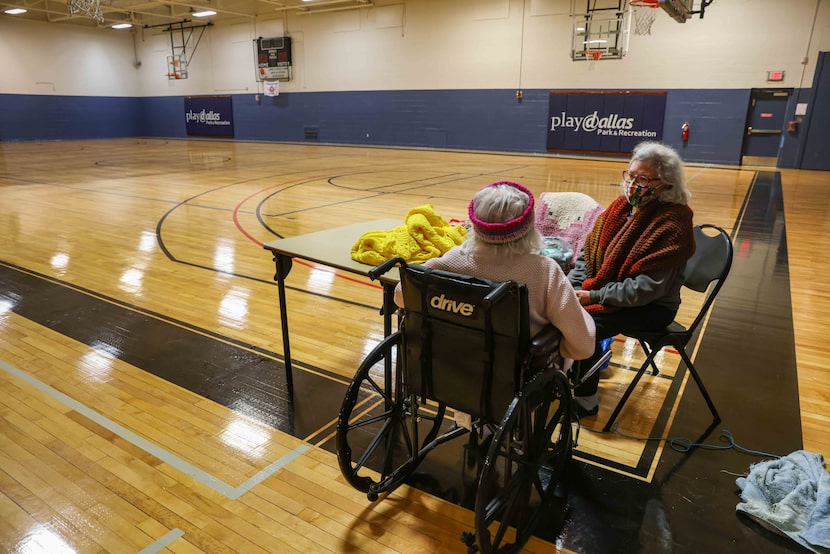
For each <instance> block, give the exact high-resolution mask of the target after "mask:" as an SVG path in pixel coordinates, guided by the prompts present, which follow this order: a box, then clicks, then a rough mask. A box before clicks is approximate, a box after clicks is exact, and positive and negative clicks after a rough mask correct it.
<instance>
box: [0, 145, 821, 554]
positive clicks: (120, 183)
mask: <svg viewBox="0 0 830 554" xmlns="http://www.w3.org/2000/svg"><path fill="white" fill-rule="evenodd" d="M625 167H626V160H622V159H618V160H607V159H606V160H596V159H587V158H578V159H577V158H566V157H549V156H521V155H511V154H498V153H467V152H445V151H426V150H409V149H382V148H358V147H346V146H326V145H311V144H263V143H237V142H223V141H195V140H194V141H187V140H173V141H164V140H128V139H124V140H93V141H67V142H45V143H44V142H38V143H0V206H2V210H0V230H1V231H2V241H0V387H2V392H3V394H2V396H0V549H2V550H3V551H6V552H15V553H30V552H48V553H50V554H51V553H56V552H83V553H87V552H117V553H125V552H146V553H150V552H176V553H192V552H210V553H214V552H245V553H248V552H280V553H282V552H293V551H297V552H402V553H409V552H442V553H443V552H464V551H465V547H464V546H463V545H462V543H461V542H460V541H459V536H460V534H461V532H462V531H466V530H471V529H472V526H473V513H472V511H470V509H469V506H470V503H471V499H472V498H473V496H472V495H474V494H475V491H474V475H472V476H471V475H468V474H467V473H468V472H469V470H468V469H467V468H466V467H465V464H464V463H463V461H462V460H463V456H464V453H465V444H466V441H464V440H463V439H462V440H461V441H460V443H459V444H458V445H453V444H452V443H451V444H448V445H445V446H443V447H441V448H440V449H439V450H437V451H436V452H434V453H433V454H432V455H431V457H430V458H428V459H427V461H426V462H425V463H424V465H423V466H422V468H421V471H420V472H419V474H418V475H417V476H416V477H415V478H413V480H412V483H411V485H407V486H404V487H402V488H401V489H399V490H398V491H396V492H395V493H394V494H392V495H391V496H389V497H388V498H385V499H381V500H380V501H378V502H376V503H370V502H368V501H367V500H366V498H365V496H364V495H363V494H361V493H358V492H357V491H355V490H353V489H351V488H350V487H349V486H348V485H347V484H346V483H345V481H344V480H343V479H342V477H341V476H340V473H339V470H338V468H337V461H336V456H335V454H334V449H333V445H332V436H333V433H334V423H335V420H336V416H337V412H338V409H339V406H340V402H341V400H342V397H343V394H344V392H345V387H346V385H347V384H348V382H349V380H350V379H351V376H352V374H353V372H354V371H355V370H356V368H357V365H358V364H359V362H360V360H361V359H362V358H363V357H364V356H365V355H366V354H367V353H368V352H369V351H370V350H371V349H372V348H373V347H374V345H375V344H377V342H378V341H379V340H380V338H381V337H382V336H383V328H382V320H381V317H380V316H379V314H378V308H379V306H380V303H381V291H380V289H379V287H378V286H377V285H376V284H374V283H370V282H369V281H368V280H366V279H362V278H358V277H355V276H354V275H351V274H344V273H338V272H334V271H332V270H331V269H330V268H327V267H325V266H320V265H315V264H311V263H306V262H303V261H300V260H298V261H296V262H295V264H294V267H293V269H292V271H291V273H290V275H289V276H288V279H287V281H286V284H287V285H288V293H287V294H288V297H287V305H288V315H289V318H290V322H291V327H290V330H291V339H292V343H291V347H292V355H293V358H294V363H295V369H294V375H295V377H294V378H295V384H294V386H295V394H294V397H293V398H290V397H289V396H288V395H287V394H286V390H285V377H284V371H283V365H282V354H283V351H282V348H283V347H282V340H281V330H280V319H279V311H278V305H277V287H276V285H275V283H274V281H273V275H274V265H273V262H272V259H271V255H270V253H269V252H268V251H266V250H265V249H263V243H266V242H268V241H272V240H274V239H277V238H282V237H293V236H297V235H302V234H306V233H311V232H314V231H320V230H324V229H330V228H335V227H339V226H343V225H347V224H350V223H355V222H360V221H368V220H373V219H379V218H399V219H401V220H402V219H403V218H404V217H405V215H406V213H407V212H408V210H409V209H410V208H413V207H416V206H420V205H423V204H432V205H433V206H434V207H435V210H436V211H437V212H438V213H439V214H441V215H442V216H443V217H444V218H445V219H451V218H456V219H464V218H465V214H466V206H467V203H468V201H469V198H470V197H471V196H472V194H473V193H474V192H475V191H477V190H478V189H479V188H481V187H482V186H484V185H485V184H488V183H490V182H492V181H494V180H497V179H511V180H516V181H519V182H521V183H523V184H525V185H526V186H528V187H529V188H531V189H532V190H533V191H534V192H535V193H536V194H537V195H538V194H539V193H541V192H544V191H580V192H584V193H586V194H589V195H591V196H593V197H594V198H596V199H597V200H598V201H599V202H600V203H602V204H603V205H607V203H608V202H610V201H611V200H612V199H613V198H614V197H615V196H616V195H617V191H618V188H617V184H618V183H619V178H620V172H621V170H622V169H624V168H625ZM687 178H688V179H689V187H690V190H691V191H692V193H693V195H694V196H693V199H692V207H693V209H694V210H695V221H696V222H697V223H704V222H708V223H715V224H717V225H720V226H722V227H724V228H725V229H727V230H728V231H729V232H730V234H731V235H732V238H733V241H734V244H735V261H734V264H733V269H732V274H731V275H730V277H729V279H728V280H727V282H726V285H725V287H724V289H723V290H722V292H721V294H720V296H719V298H718V301H717V302H716V304H715V307H714V309H713V311H712V314H711V317H710V319H709V320H708V322H707V324H706V327H705V329H704V330H703V332H702V334H701V336H700V337H699V339H698V341H697V343H696V345H695V347H694V352H695V354H694V359H695V363H696V365H697V367H698V368H699V370H700V372H701V374H702V376H703V379H704V381H705V382H706V385H707V387H708V389H709V392H710V393H711V395H712V396H713V399H714V401H715V403H716V405H717V406H718V409H719V411H720V412H721V415H722V417H723V421H722V423H720V424H718V425H714V426H713V425H711V417H710V416H709V413H708V410H707V409H706V406H705V404H704V403H703V401H702V398H701V396H700V393H699V391H698V390H697V388H696V386H695V385H694V383H690V384H689V386H686V383H685V380H684V379H677V380H673V379H671V376H672V375H673V374H674V370H675V369H677V365H678V363H679V356H677V354H676V353H673V352H665V353H663V354H662V355H661V357H660V365H661V369H662V376H660V377H653V378H652V377H647V378H644V381H643V383H641V385H640V387H639V388H638V391H637V392H636V393H635V395H634V396H633V397H632V399H631V400H630V401H629V404H628V406H627V407H626V409H625V410H624V411H623V412H622V414H621V415H620V419H619V420H618V422H619V426H618V428H617V429H616V431H615V432H613V433H610V434H602V433H600V432H598V429H600V428H601V427H602V425H603V423H604V422H605V420H606V419H607V418H608V416H609V415H610V410H611V408H612V407H613V405H614V404H615V402H616V399H617V398H618V397H619V395H620V394H621V391H622V390H624V388H625V384H626V383H627V382H628V381H629V380H630V378H631V376H632V374H633V371H632V368H633V367H636V366H637V365H638V360H642V353H641V352H640V351H639V349H638V348H636V345H633V344H630V343H626V342H625V341H623V340H622V339H621V338H620V340H618V341H617V342H615V344H614V357H613V360H612V363H611V366H610V367H609V368H608V369H607V370H605V372H604V374H603V379H602V383H601V390H600V394H601V397H602V408H601V412H600V414H599V416H598V417H596V418H591V419H588V420H583V426H584V428H583V429H582V430H581V433H580V437H579V446H578V451H577V453H576V459H575V463H574V464H573V467H572V468H571V471H570V473H569V480H570V481H571V483H572V493H571V497H570V503H569V512H568V519H567V522H566V525H565V527H564V529H562V530H561V531H559V532H558V533H557V532H554V531H552V530H548V529H545V528H543V529H542V530H541V532H540V537H538V538H534V539H533V540H532V541H531V542H530V543H529V544H528V546H527V549H526V550H527V551H528V552H558V551H571V552H586V553H601V552H719V551H721V552H722V551H738V550H746V551H749V550H753V551H756V552H779V551H780V552H786V551H797V549H796V548H795V545H794V543H789V542H787V541H786V540H784V539H782V538H779V537H777V536H775V535H773V534H772V533H770V532H768V531H765V530H763V529H762V528H760V527H759V526H758V525H756V524H754V523H751V522H749V521H747V520H745V519H743V518H742V517H739V516H737V515H736V514H735V506H736V504H737V503H738V501H739V497H738V489H737V487H736V485H735V479H736V477H737V476H739V475H741V474H745V473H746V472H747V470H748V468H749V466H750V465H751V464H753V463H756V462H759V461H761V460H763V459H766V457H765V456H762V455H756V454H752V453H747V452H746V450H745V449H747V450H752V451H758V452H762V453H768V454H774V455H785V454H788V453H790V452H792V451H795V450H798V449H801V448H804V449H806V450H810V451H813V452H820V453H823V454H825V455H826V454H827V453H830V433H828V431H827V429H830V380H828V362H827V359H828V350H830V348H828V346H827V344H828V343H827V338H826V336H825V330H826V325H825V323H826V322H827V317H826V315H824V314H827V313H828V310H830V297H828V295H827V292H826V290H825V287H824V285H823V283H824V282H825V281H826V276H827V275H828V274H830V262H828V259H829V258H830V257H828V256H827V255H826V253H825V252H824V251H823V248H822V244H823V243H824V239H825V238H828V239H830V223H828V221H830V186H828V184H830V183H828V181H830V175H828V174H827V173H823V172H808V171H786V170H785V171H777V170H772V169H769V168H758V167H711V166H703V165H690V166H689V167H688V168H687ZM354 238H355V239H357V237H354ZM697 302H699V299H698V298H694V297H692V296H688V297H687V296H684V305H683V308H682V312H681V314H680V319H683V318H689V316H690V314H693V313H694V310H695V306H696V305H697ZM683 375H685V373H683ZM729 434H731V436H732V437H733V438H734V441H735V443H737V446H732V445H731V444H730V443H729V442H728V441H727V440H725V437H727V436H729ZM669 437H671V438H677V437H685V438H687V439H689V440H690V441H692V442H695V443H697V444H705V446H701V447H692V448H691V449H690V450H689V452H687V453H684V452H679V451H678V450H679V449H674V448H672V447H670V445H669V443H668V442H667V441H666V440H660V439H665V438H669ZM647 439H650V440H647ZM730 446H732V447H730Z"/></svg>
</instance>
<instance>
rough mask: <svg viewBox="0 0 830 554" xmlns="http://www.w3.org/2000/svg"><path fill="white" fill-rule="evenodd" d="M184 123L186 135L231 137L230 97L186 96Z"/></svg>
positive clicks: (231, 114)
mask: <svg viewBox="0 0 830 554" xmlns="http://www.w3.org/2000/svg"><path fill="white" fill-rule="evenodd" d="M184 121H185V125H186V126H187V134H188V135H199V136H212V137H216V136H219V137H232V136H233V109H232V106H231V97H230V96H186V97H185V99H184Z"/></svg>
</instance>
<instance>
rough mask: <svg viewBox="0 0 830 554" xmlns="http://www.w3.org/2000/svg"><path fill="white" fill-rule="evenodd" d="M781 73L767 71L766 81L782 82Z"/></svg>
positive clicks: (782, 76) (782, 74)
mask: <svg viewBox="0 0 830 554" xmlns="http://www.w3.org/2000/svg"><path fill="white" fill-rule="evenodd" d="M783 80H784V72H783V71H767V81H783Z"/></svg>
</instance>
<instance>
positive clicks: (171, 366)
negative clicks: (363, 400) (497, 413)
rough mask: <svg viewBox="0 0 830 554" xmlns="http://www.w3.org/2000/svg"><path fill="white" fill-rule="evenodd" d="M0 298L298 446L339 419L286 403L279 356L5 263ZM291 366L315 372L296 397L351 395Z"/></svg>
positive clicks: (320, 406) (333, 409)
mask: <svg viewBox="0 0 830 554" xmlns="http://www.w3.org/2000/svg"><path fill="white" fill-rule="evenodd" d="M0 299H4V300H6V301H7V302H8V303H9V304H10V306H11V307H12V308H11V309H12V311H13V312H14V313H16V314H18V315H20V316H22V317H25V318H27V319H29V320H31V321H34V322H36V323H38V324H40V325H43V326H44V327H47V328H49V329H51V330H53V331H55V332H57V333H60V334H62V335H65V336H67V337H70V338H72V339H74V340H77V341H78V342H81V343H83V344H86V345H88V346H90V347H91V348H95V349H98V350H100V351H102V352H103V353H106V354H108V355H111V356H113V357H117V358H118V359H120V360H122V361H124V362H127V363H129V364H131V365H133V366H135V367H137V368H139V369H142V370H144V371H147V372H148V373H152V374H153V375H156V376H158V377H160V378H162V379H165V380H167V381H170V382H171V383H175V384H176V385H179V386H181V387H183V388H185V389H187V390H190V391H191V392H194V393H196V394H198V395H200V396H203V397H205V398H208V399H210V400H213V401H215V402H217V403H219V404H222V405H224V406H227V407H229V408H231V409H233V410H234V411H237V412H239V413H242V414H245V415H248V416H251V417H253V418H255V419H257V420H259V421H262V422H264V423H265V424H267V425H270V426H271V427H274V428H275V429H279V430H280V431H283V432H285V433H288V434H291V435H293V436H295V437H298V438H300V439H303V438H305V437H307V436H309V435H311V434H312V433H314V432H315V431H316V430H318V429H319V428H320V427H322V426H325V425H328V424H329V423H330V422H331V421H332V420H334V419H336V418H337V412H338V409H339V407H340V402H339V400H338V401H337V402H332V401H328V402H321V401H314V402H296V401H293V400H292V399H291V398H290V397H289V396H288V394H287V393H286V385H285V366H284V364H283V362H282V355H279V354H276V353H274V352H269V351H267V350H265V349H262V348H259V347H256V346H254V345H251V344H246V343H244V342H242V341H237V340H233V339H230V338H228V337H225V336H222V335H219V334H217V333H213V332H211V331H207V330H205V329H200V328H198V327H195V326H193V325H190V324H188V323H185V322H182V321H178V320H174V319H171V318H170V317H167V316H164V315H162V314H158V313H154V312H151V311H148V310H143V309H141V308H138V307H136V306H132V305H129V304H126V303H124V302H120V301H118V300H115V299H112V298H108V297H106V296H103V295H101V294H98V293H95V292H93V291H90V290H87V289H83V288H81V287H77V286H75V285H70V284H68V283H65V282H62V281H60V280H57V279H53V278H50V277H47V276H45V275H42V274H38V273H35V272H32V271H29V270H25V269H23V268H21V267H19V266H15V265H14V264H9V263H4V262H0ZM294 365H295V367H297V368H299V369H308V370H311V371H295V372H294V394H295V398H300V399H306V398H308V399H316V398H319V397H322V398H325V399H332V398H336V399H342V398H343V396H344V395H345V394H346V386H347V384H348V383H346V382H345V381H344V380H343V378H342V377H340V376H338V375H336V374H333V373H331V372H329V371H326V370H323V369H320V368H315V367H312V366H309V365H307V364H304V363H302V362H294ZM21 369H24V370H25V368H21ZM314 372H316V373H314ZM317 373H320V374H323V375H327V376H328V377H323V376H321V375H318V374H317Z"/></svg>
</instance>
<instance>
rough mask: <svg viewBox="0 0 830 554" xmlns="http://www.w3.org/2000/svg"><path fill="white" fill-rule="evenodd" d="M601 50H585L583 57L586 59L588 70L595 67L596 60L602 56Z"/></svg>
mask: <svg viewBox="0 0 830 554" xmlns="http://www.w3.org/2000/svg"><path fill="white" fill-rule="evenodd" d="M602 54H603V51H602V50H586V51H585V59H586V60H588V70H589V71H590V70H592V69H594V68H595V67H596V65H597V62H598V61H599V60H600V58H602Z"/></svg>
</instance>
